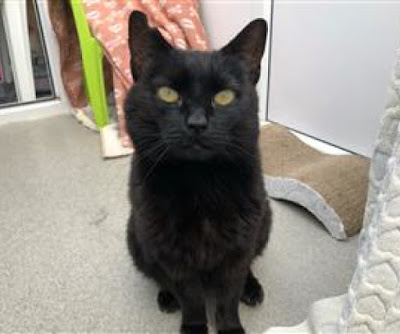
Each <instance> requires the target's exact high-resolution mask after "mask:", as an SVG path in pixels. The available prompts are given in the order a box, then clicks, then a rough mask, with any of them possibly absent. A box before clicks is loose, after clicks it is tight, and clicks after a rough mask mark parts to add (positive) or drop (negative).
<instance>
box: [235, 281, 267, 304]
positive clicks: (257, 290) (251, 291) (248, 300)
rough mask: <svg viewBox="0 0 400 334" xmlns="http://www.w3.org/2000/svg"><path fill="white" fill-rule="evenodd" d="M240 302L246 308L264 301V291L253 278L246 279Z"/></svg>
mask: <svg viewBox="0 0 400 334" xmlns="http://www.w3.org/2000/svg"><path fill="white" fill-rule="evenodd" d="M240 300H241V301H242V302H243V303H245V304H246V305H247V306H252V307H253V306H256V305H258V304H261V303H262V302H263V300H264V291H263V288H262V286H261V284H260V283H259V282H258V281H257V279H256V278H255V277H253V276H252V277H251V278H250V279H247V281H246V284H245V286H244V290H243V293H242V296H241V297H240Z"/></svg>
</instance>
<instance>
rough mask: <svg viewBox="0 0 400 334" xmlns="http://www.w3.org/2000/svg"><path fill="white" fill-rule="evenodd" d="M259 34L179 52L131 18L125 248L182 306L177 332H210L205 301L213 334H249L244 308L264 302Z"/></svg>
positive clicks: (169, 300) (261, 27) (166, 297)
mask: <svg viewBox="0 0 400 334" xmlns="http://www.w3.org/2000/svg"><path fill="white" fill-rule="evenodd" d="M266 31H267V26H266V23H265V21H264V20H261V19H259V20H255V21H253V22H251V23H250V24H249V25H248V26H247V27H246V28H244V29H243V31H242V32H241V33H240V34H239V35H238V36H237V37H236V38H235V39H233V41H231V42H230V43H229V44H228V45H227V46H225V47H224V48H222V49H221V50H219V51H213V52H197V51H181V50H176V49H174V48H172V47H171V46H170V45H169V44H168V43H167V42H166V41H165V40H164V39H163V38H162V36H161V34H160V33H159V32H158V31H157V30H156V29H151V28H149V26H148V24H147V20H146V17H145V15H144V14H142V13H140V12H136V11H135V12H133V13H132V15H131V17H130V22H129V46H130V51H131V67H132V73H133V77H134V79H135V80H136V85H135V86H134V87H133V88H132V90H131V91H130V92H129V94H128V97H127V100H126V104H125V110H126V119H127V126H128V132H129V135H130V137H131V138H132V141H133V143H134V145H135V148H136V154H135V156H134V157H133V160H132V171H131V181H130V199H131V203H132V213H131V217H130V220H129V224H128V233H127V238H128V245H129V249H130V252H131V254H132V257H133V259H134V262H135V264H136V266H137V268H139V270H141V271H142V272H144V273H145V274H146V275H147V276H148V277H151V278H153V279H154V280H155V281H157V283H158V284H159V285H160V289H161V290H160V292H159V294H158V303H159V306H160V309H161V310H162V311H165V312H173V311H175V310H177V309H178V308H181V309H182V313H183V315H182V326H181V332H183V333H207V319H206V310H205V300H206V296H209V295H213V297H214V298H215V303H216V326H217V330H218V333H232V334H233V333H244V329H243V327H242V325H241V323H240V319H239V314H238V304H239V300H240V299H241V300H242V301H243V302H245V303H246V304H248V305H256V304H258V303H261V302H262V300H263V290H262V287H261V286H260V284H259V283H258V281H257V279H256V278H255V277H254V276H253V274H252V272H251V270H250V265H251V263H252V261H253V259H254V258H255V256H257V255H259V254H260V253H261V252H262V250H263V248H264V246H265V245H266V243H267V240H268V234H269V229H270V224H271V213H270V209H269V205H268V201H267V199H266V193H265V190H264V186H263V177H262V171H261V167H260V159H259V151H258V146H257V139H258V132H259V130H258V126H259V125H258V116H257V112H258V98H257V93H256V90H255V84H256V83H257V81H258V78H259V75H260V61H261V58H262V55H263V52H264V46H265V38H266ZM160 330H162V329H160Z"/></svg>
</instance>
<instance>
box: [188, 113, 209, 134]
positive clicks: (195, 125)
mask: <svg viewBox="0 0 400 334" xmlns="http://www.w3.org/2000/svg"><path fill="white" fill-rule="evenodd" d="M186 125H187V127H188V129H189V130H191V131H193V132H195V133H196V134H200V133H202V132H204V130H206V129H207V125H208V120H207V117H206V115H205V112H204V111H203V110H201V109H199V110H196V111H194V112H192V113H191V114H190V115H189V116H188V118H187V120H186Z"/></svg>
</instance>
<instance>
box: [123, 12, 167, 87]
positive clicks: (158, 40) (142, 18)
mask: <svg viewBox="0 0 400 334" xmlns="http://www.w3.org/2000/svg"><path fill="white" fill-rule="evenodd" d="M170 49H171V46H170V45H169V44H168V42H167V41H166V40H165V39H164V38H163V37H162V36H161V34H160V32H159V31H158V30H157V29H155V28H150V27H149V24H148V22H147V18H146V15H145V14H143V13H142V12H140V11H133V12H132V13H131V16H130V17H129V50H130V52H131V71H132V76H133V79H134V80H137V79H138V78H139V77H140V75H141V74H142V71H143V68H144V67H145V65H146V63H147V62H149V61H151V60H152V59H154V58H155V57H157V56H158V55H160V53H162V52H166V51H168V50H170Z"/></svg>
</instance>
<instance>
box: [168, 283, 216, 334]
mask: <svg viewBox="0 0 400 334" xmlns="http://www.w3.org/2000/svg"><path fill="white" fill-rule="evenodd" d="M175 295H176V297H177V298H178V300H179V304H180V305H181V308H182V325H181V333H182V334H207V333H208V329H207V316H206V305H205V296H204V292H203V289H202V286H201V284H200V282H199V281H198V280H197V279H194V278H192V279H187V280H184V281H181V282H179V283H177V284H176V285H175Z"/></svg>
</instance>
